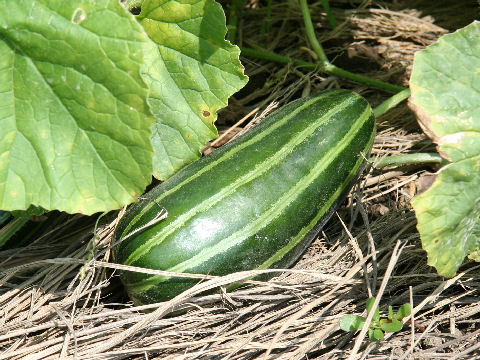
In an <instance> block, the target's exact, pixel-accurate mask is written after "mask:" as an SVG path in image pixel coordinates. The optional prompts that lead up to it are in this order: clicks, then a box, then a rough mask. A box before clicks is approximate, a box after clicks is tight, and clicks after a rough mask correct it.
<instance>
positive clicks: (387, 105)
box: [373, 88, 410, 117]
mask: <svg viewBox="0 0 480 360" xmlns="http://www.w3.org/2000/svg"><path fill="white" fill-rule="evenodd" d="M408 97H410V89H408V88H407V89H404V90H402V91H400V92H399V93H397V94H395V95H393V96H391V97H389V98H388V99H387V100H385V101H384V102H382V103H381V104H380V105H378V106H377V107H376V108H375V109H373V114H374V115H375V117H379V116H380V115H383V114H385V113H386V112H387V111H388V110H390V109H392V108H394V107H395V106H397V105H398V104H400V103H401V102H402V101H403V100H405V99H407V98H408Z"/></svg>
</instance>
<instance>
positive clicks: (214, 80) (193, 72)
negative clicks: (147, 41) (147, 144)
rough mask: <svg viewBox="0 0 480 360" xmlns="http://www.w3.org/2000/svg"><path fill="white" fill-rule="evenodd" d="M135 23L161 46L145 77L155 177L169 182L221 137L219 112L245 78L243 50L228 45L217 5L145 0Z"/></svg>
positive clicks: (200, 0) (197, 0) (204, 1)
mask: <svg viewBox="0 0 480 360" xmlns="http://www.w3.org/2000/svg"><path fill="white" fill-rule="evenodd" d="M137 20H138V21H139V22H140V23H141V24H142V25H143V28H144V29H145V31H146V32H147V34H148V35H149V36H150V38H151V39H152V40H153V41H154V42H155V43H156V45H157V52H156V53H153V54H152V56H153V58H152V66H151V67H150V68H149V69H148V70H147V71H146V73H145V74H144V77H145V79H146V81H147V83H148V84H149V86H150V90H151V93H150V95H149V104H150V106H151V110H152V112H153V114H154V115H155V117H156V118H157V122H156V123H155V126H154V127H153V137H152V143H153V147H154V159H153V168H154V169H153V173H154V176H155V177H157V178H159V179H166V178H168V177H169V176H171V175H172V174H173V173H174V172H175V171H176V170H178V169H180V168H181V167H183V166H184V165H186V164H188V163H190V162H192V161H193V160H196V159H198V158H199V157H200V155H201V154H200V148H201V147H203V146H204V145H205V143H206V142H207V141H209V140H211V139H212V138H214V137H216V136H217V130H216V128H215V126H214V125H213V123H214V121H215V119H216V118H217V111H218V110H219V109H221V108H223V107H225V106H226V105H227V100H228V98H229V97H230V96H231V95H232V94H233V93H235V92H236V91H238V90H239V89H241V88H242V87H243V86H244V85H245V83H246V81H247V77H246V76H245V75H244V74H243V67H242V65H241V63H240V61H239V54H240V50H239V49H238V47H236V46H234V45H232V44H230V43H229V42H228V41H225V34H226V31H227V28H226V25H225V15H224V13H223V10H222V8H221V6H220V5H219V4H218V3H216V2H215V1H214V0H146V1H144V2H143V4H142V10H141V13H140V15H139V16H138V17H137Z"/></svg>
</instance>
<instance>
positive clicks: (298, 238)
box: [257, 133, 375, 270]
mask: <svg viewBox="0 0 480 360" xmlns="http://www.w3.org/2000/svg"><path fill="white" fill-rule="evenodd" d="M374 138H375V133H372V136H371V138H370V140H369V142H368V144H367V146H365V148H364V151H368V149H370V147H371V145H372V144H373V139H374ZM363 161H364V158H362V157H361V156H359V158H358V160H357V162H356V163H355V166H354V167H353V168H352V171H350V173H349V174H348V177H347V178H346V179H345V181H344V182H343V183H342V184H340V186H339V187H338V188H337V190H336V191H335V193H334V194H333V195H332V196H330V198H329V199H328V201H327V202H326V203H325V204H324V205H323V206H322V208H321V209H320V211H319V212H318V214H317V216H315V218H314V219H313V220H312V221H311V222H310V224H308V225H307V226H305V227H304V228H302V230H300V232H299V233H298V234H297V235H296V236H295V237H293V238H292V239H291V240H290V241H289V242H288V244H287V245H285V246H284V247H283V248H281V249H279V250H278V251H277V252H276V253H275V254H274V255H273V256H272V257H271V258H269V259H268V260H266V261H265V262H264V263H263V264H262V265H260V266H259V267H257V270H259V269H268V268H269V267H270V266H272V265H273V264H275V263H277V262H278V261H280V260H281V259H282V258H283V257H284V256H285V255H286V254H288V253H289V252H290V251H291V250H292V249H293V248H294V247H295V246H297V245H298V244H299V243H300V242H301V241H302V240H303V239H304V237H305V236H306V235H307V234H308V232H309V231H310V230H312V229H313V228H314V226H315V225H316V224H317V223H318V222H319V221H320V219H321V218H322V217H323V216H324V215H325V214H326V213H327V212H328V210H329V209H330V207H331V206H332V205H333V203H334V202H335V201H336V200H337V199H338V197H339V196H340V195H342V193H343V192H344V191H345V189H346V187H347V186H348V185H349V184H350V182H351V181H352V180H353V179H354V178H355V176H356V174H357V171H358V168H359V167H360V166H361V164H362V162H363Z"/></svg>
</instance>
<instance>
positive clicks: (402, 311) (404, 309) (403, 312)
mask: <svg viewBox="0 0 480 360" xmlns="http://www.w3.org/2000/svg"><path fill="white" fill-rule="evenodd" d="M411 313H412V311H411V309H410V304H409V303H405V304H403V305H402V306H400V308H399V309H398V311H397V314H396V315H395V318H396V319H398V320H401V319H403V318H406V317H407V316H410V314H411Z"/></svg>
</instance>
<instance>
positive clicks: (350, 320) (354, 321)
mask: <svg viewBox="0 0 480 360" xmlns="http://www.w3.org/2000/svg"><path fill="white" fill-rule="evenodd" d="M363 324H365V318H364V317H363V316H358V315H351V314H347V315H343V316H342V317H341V318H340V329H342V330H343V331H354V330H360V329H361V328H362V327H363Z"/></svg>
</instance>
